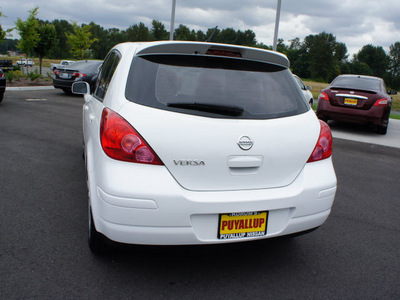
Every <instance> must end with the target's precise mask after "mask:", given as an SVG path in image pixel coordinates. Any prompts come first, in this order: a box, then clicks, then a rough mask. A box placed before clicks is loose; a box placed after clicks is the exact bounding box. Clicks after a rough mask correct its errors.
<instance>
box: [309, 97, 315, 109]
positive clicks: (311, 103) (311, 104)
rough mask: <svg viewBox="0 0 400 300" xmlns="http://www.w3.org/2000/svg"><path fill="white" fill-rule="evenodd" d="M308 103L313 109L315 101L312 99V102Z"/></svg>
mask: <svg viewBox="0 0 400 300" xmlns="http://www.w3.org/2000/svg"><path fill="white" fill-rule="evenodd" d="M308 103H309V104H310V106H311V108H312V107H313V104H314V99H310V101H308Z"/></svg>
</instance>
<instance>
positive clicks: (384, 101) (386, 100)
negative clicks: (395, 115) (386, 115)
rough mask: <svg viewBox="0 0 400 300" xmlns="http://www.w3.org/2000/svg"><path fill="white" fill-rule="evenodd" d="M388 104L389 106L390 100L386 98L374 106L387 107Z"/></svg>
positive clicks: (377, 101)
mask: <svg viewBox="0 0 400 300" xmlns="http://www.w3.org/2000/svg"><path fill="white" fill-rule="evenodd" d="M388 104H389V99H387V98H385V99H379V100H376V102H375V104H374V106H380V107H386V106H388Z"/></svg>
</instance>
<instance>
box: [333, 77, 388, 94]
mask: <svg viewBox="0 0 400 300" xmlns="http://www.w3.org/2000/svg"><path fill="white" fill-rule="evenodd" d="M331 86H332V87H335V88H345V89H355V90H365V91H377V92H379V91H380V90H381V82H380V80H378V79H375V78H365V77H344V76H343V77H337V78H336V79H335V80H333V81H332V83H331Z"/></svg>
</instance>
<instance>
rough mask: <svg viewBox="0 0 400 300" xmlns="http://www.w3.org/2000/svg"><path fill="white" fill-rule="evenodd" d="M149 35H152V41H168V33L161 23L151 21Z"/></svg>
mask: <svg viewBox="0 0 400 300" xmlns="http://www.w3.org/2000/svg"><path fill="white" fill-rule="evenodd" d="M151 25H152V27H151V34H152V35H153V39H154V40H155V41H162V40H168V39H169V32H168V31H167V30H166V29H165V26H164V24H163V23H161V22H159V21H157V20H153V22H151Z"/></svg>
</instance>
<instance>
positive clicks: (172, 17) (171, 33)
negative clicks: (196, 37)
mask: <svg viewBox="0 0 400 300" xmlns="http://www.w3.org/2000/svg"><path fill="white" fill-rule="evenodd" d="M175 6H176V0H172V10H171V29H170V31H169V39H170V40H171V41H172V40H173V39H174V27H175Z"/></svg>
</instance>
